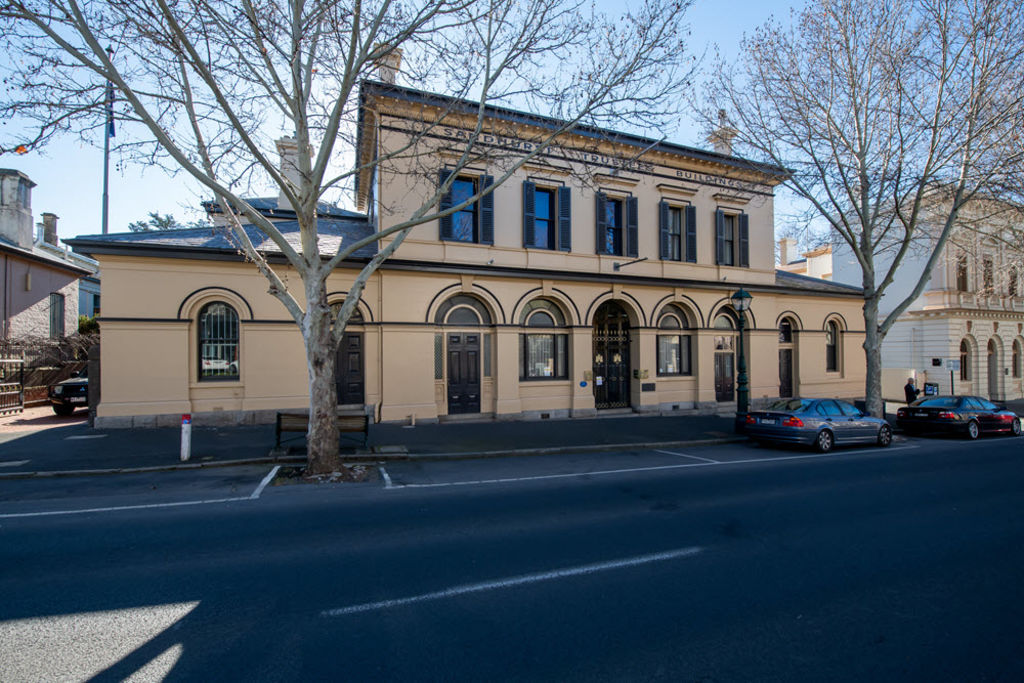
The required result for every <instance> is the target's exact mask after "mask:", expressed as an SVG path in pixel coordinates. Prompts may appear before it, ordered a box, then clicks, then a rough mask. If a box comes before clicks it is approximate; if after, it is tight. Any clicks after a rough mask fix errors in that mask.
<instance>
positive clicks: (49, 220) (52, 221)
mask: <svg viewBox="0 0 1024 683" xmlns="http://www.w3.org/2000/svg"><path fill="white" fill-rule="evenodd" d="M43 241H44V242H46V243H47V244H52V245H53V246H57V214H55V213H44V214H43Z"/></svg>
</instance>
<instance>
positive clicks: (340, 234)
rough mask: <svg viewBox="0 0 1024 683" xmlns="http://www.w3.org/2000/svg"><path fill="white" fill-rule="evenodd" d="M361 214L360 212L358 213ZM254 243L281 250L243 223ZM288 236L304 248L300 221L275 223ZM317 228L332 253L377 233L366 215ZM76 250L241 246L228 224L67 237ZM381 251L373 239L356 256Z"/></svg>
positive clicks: (229, 249)
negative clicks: (224, 225)
mask: <svg viewBox="0 0 1024 683" xmlns="http://www.w3.org/2000/svg"><path fill="white" fill-rule="evenodd" d="M356 215H358V214H356ZM243 227H244V229H245V232H246V234H247V235H248V236H249V239H250V240H252V242H253V245H255V247H256V248H257V249H258V250H259V251H262V252H264V253H269V254H280V253H281V250H280V249H279V248H278V247H277V245H276V244H274V242H273V241H272V240H271V239H270V238H269V237H267V235H266V234H265V233H264V232H263V231H262V230H260V229H259V228H257V227H256V226H255V225H252V224H246V225H244V226H243ZM274 227H275V228H276V229H277V230H279V231H280V232H281V233H282V234H283V235H284V236H285V239H286V240H287V241H288V243H289V244H291V245H292V246H293V247H295V249H296V250H297V251H300V252H301V250H302V245H301V242H300V238H299V223H298V221H280V222H277V223H274ZM317 232H318V235H319V238H320V253H321V254H324V255H325V256H328V257H329V256H332V255H334V254H336V253H337V251H338V249H339V247H341V245H342V244H346V243H347V244H351V243H352V242H356V241H358V240H361V239H362V238H364V237H367V236H369V235H371V234H372V233H373V228H372V227H371V226H370V225H369V223H367V222H366V220H365V219H360V220H355V219H345V220H340V219H329V218H321V219H320V220H319V222H318V226H317ZM66 242H67V243H68V244H70V245H71V246H73V247H74V248H75V250H76V251H79V252H83V253H86V254H91V253H107V254H109V253H116V252H119V251H138V250H145V251H148V252H150V253H149V254H148V255H150V256H159V255H160V254H159V253H157V252H160V251H162V250H174V251H179V252H180V251H193V252H197V251H201V252H208V253H211V254H225V253H229V254H237V253H239V251H240V249H239V246H238V245H237V243H236V241H235V239H234V237H233V236H232V235H231V232H230V230H229V229H228V228H225V227H203V228H185V229H183V230H151V231H146V232H122V233H114V234H108V235H86V236H82V237H76V238H74V239H70V240H66ZM376 253H377V243H376V242H372V243H370V244H368V245H366V246H364V247H362V248H360V249H359V250H357V251H356V252H355V254H353V255H352V257H353V258H356V259H359V258H372V257H373V255H374V254H376Z"/></svg>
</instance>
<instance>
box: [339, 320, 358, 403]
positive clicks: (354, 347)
mask: <svg viewBox="0 0 1024 683" xmlns="http://www.w3.org/2000/svg"><path fill="white" fill-rule="evenodd" d="M334 386H335V387H336V388H337V390H338V405H345V404H349V403H355V404H358V405H362V404H363V403H364V402H365V398H364V393H363V387H364V380H363V334H362V333H361V332H349V333H347V334H344V335H342V337H341V343H340V344H338V354H337V356H336V357H335V359H334Z"/></svg>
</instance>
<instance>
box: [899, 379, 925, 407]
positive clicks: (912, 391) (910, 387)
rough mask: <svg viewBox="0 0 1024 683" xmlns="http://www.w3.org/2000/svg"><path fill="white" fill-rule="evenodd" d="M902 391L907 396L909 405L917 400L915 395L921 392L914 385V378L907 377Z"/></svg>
mask: <svg viewBox="0 0 1024 683" xmlns="http://www.w3.org/2000/svg"><path fill="white" fill-rule="evenodd" d="M903 393H904V394H905V395H906V397H907V405H910V404H911V403H913V402H914V401H916V400H917V395H918V394H920V393H921V390H920V389H918V388H917V387H915V386H914V378H913V377H908V378H907V385H906V386H905V387H903Z"/></svg>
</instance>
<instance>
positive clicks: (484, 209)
mask: <svg viewBox="0 0 1024 683" xmlns="http://www.w3.org/2000/svg"><path fill="white" fill-rule="evenodd" d="M362 101H363V102H364V110H363V112H362V114H363V116H362V127H361V130H360V135H361V139H360V144H359V151H360V154H362V155H364V156H373V157H376V158H384V157H386V156H387V155H388V153H389V152H390V151H392V150H395V149H397V148H400V147H401V146H403V145H404V144H406V143H407V142H408V139H409V136H410V135H413V133H411V132H410V131H414V130H415V131H418V132H417V133H415V135H416V136H417V137H418V144H419V145H420V146H421V147H426V149H425V150H422V151H421V153H420V154H419V155H418V156H417V157H416V158H415V159H413V160H408V159H406V160H405V161H402V160H400V159H398V158H396V160H393V161H389V162H387V163H382V164H381V165H380V166H379V167H378V171H377V172H376V173H372V174H370V173H368V174H365V175H364V176H363V177H361V178H360V182H359V184H358V188H357V197H356V204H357V208H358V209H359V210H360V213H358V214H356V213H352V212H346V211H342V210H338V209H332V208H330V207H324V208H323V212H322V216H321V219H320V228H321V235H320V239H321V246H322V248H323V249H324V251H325V252H328V253H329V252H330V251H331V250H332V249H336V248H337V245H338V243H339V241H340V242H342V243H344V242H345V240H353V239H359V238H361V237H363V236H366V235H368V234H371V233H373V232H375V231H379V230H383V229H386V228H388V227H389V226H391V225H394V224H396V222H398V221H401V220H404V219H405V218H407V217H408V216H409V215H411V214H412V213H413V212H414V211H415V210H416V209H418V208H419V207H420V206H421V205H422V204H423V202H424V201H427V200H429V198H431V197H433V196H435V195H437V193H438V188H439V187H440V186H441V184H442V183H445V182H446V181H451V183H450V187H449V191H448V192H446V193H443V194H442V195H441V196H439V201H438V205H439V207H440V208H441V209H442V210H445V209H451V208H453V207H459V208H460V210H458V211H454V212H452V213H450V214H449V215H448V216H445V217H442V218H441V219H439V220H434V221H431V222H428V223H424V224H422V225H419V226H417V227H415V228H413V229H412V231H411V233H410V234H409V236H408V238H407V239H406V240H405V241H404V243H402V244H401V246H399V248H398V249H397V251H396V252H395V254H394V255H393V256H392V257H391V258H390V259H389V260H388V261H386V262H385V263H384V264H383V266H382V267H381V268H380V269H379V270H378V271H377V273H376V274H375V275H374V276H372V277H371V279H370V281H369V283H368V285H367V287H366V289H365V291H364V292H363V294H362V297H361V300H360V302H359V304H358V315H357V317H356V318H354V319H353V320H352V321H350V324H349V326H348V328H347V329H346V335H345V339H344V340H343V341H342V343H341V345H340V347H339V349H338V372H337V386H338V396H339V401H340V402H342V403H344V404H350V405H351V404H355V405H359V406H363V407H364V409H365V410H367V412H371V413H372V414H373V415H374V417H375V419H377V420H380V421H409V420H416V421H432V420H438V419H457V416H483V417H494V418H497V419H547V418H560V417H579V416H593V415H596V414H599V413H601V412H605V411H612V412H615V411H635V412H644V413H666V414H672V413H676V412H685V411H702V412H708V413H713V412H718V411H731V410H735V396H736V365H737V363H736V354H737V352H738V348H739V340H738V337H737V335H738V322H739V320H738V317H737V313H736V311H734V310H733V309H732V307H731V305H730V296H731V295H732V294H733V293H734V292H735V291H736V290H737V289H738V288H740V287H742V288H744V289H745V290H747V291H748V292H750V293H751V294H752V295H753V300H752V305H751V307H750V310H749V312H748V313H747V317H746V330H747V331H746V333H745V334H744V342H745V344H744V346H745V350H746V353H747V358H748V368H749V373H750V395H751V398H752V400H753V401H754V402H755V404H756V403H757V402H763V401H765V400H768V399H774V398H777V397H779V396H795V395H800V394H802V395H808V396H810V395H813V396H835V397H843V398H854V397H857V396H860V395H862V394H863V385H864V361H863V349H862V343H863V332H862V331H861V330H860V329H859V327H858V321H859V320H860V317H859V309H860V298H859V297H860V292H859V289H857V288H855V287H849V286H844V285H837V284H834V283H829V282H823V281H821V280H815V279H811V278H807V277H802V276H800V275H795V274H790V273H784V272H777V271H776V269H775V264H774V248H773V247H774V230H773V203H772V202H773V188H774V187H775V186H776V185H777V184H778V183H779V182H781V181H782V179H783V177H784V176H783V172H782V170H781V169H777V168H772V167H764V166H758V165H756V164H753V163H751V162H748V161H746V160H743V159H739V158H736V157H734V156H732V155H730V154H726V153H722V152H708V151H705V150H699V149H694V148H689V147H683V146H678V145H670V144H665V143H659V142H656V141H652V140H647V139H642V138H635V137H632V136H628V135H623V134H613V133H610V132H608V131H598V130H589V129H587V130H579V131H576V132H574V133H572V134H567V135H562V136H560V137H559V139H558V144H557V145H554V146H552V147H550V148H549V149H547V150H545V151H544V152H543V153H540V154H536V155H534V156H533V157H532V158H531V159H530V160H529V161H527V162H526V163H523V164H522V165H521V166H518V167H516V168H514V169H513V170H512V171H511V176H510V177H509V178H508V179H507V180H506V181H505V182H503V183H501V184H497V185H495V184H494V183H495V180H494V179H495V178H499V177H501V175H502V174H503V173H505V172H506V170H507V169H509V168H511V167H510V166H508V163H509V159H510V158H513V157H515V155H517V154H519V155H522V154H529V153H531V152H532V151H533V148H532V145H534V144H535V140H536V139H537V137H538V135H539V131H540V129H541V128H542V127H543V125H544V123H545V120H543V119H539V118H538V117H535V116H531V115H527V114H523V113H521V112H515V111H511V110H504V109H497V108H492V109H490V110H489V111H488V121H489V123H490V124H491V126H490V127H489V128H488V129H487V130H485V134H484V135H483V136H482V137H481V139H480V140H479V144H478V146H477V149H478V150H480V153H479V155H478V156H477V158H476V159H474V160H473V161H472V162H471V163H470V164H468V165H466V166H464V167H461V168H460V169H459V170H458V171H457V172H456V171H454V170H453V169H454V168H455V167H456V159H458V155H457V152H458V149H459V145H460V143H462V142H464V140H465V139H466V136H467V135H468V134H469V132H468V131H467V129H466V127H465V125H466V121H467V119H466V118H465V117H463V116H462V110H461V109H460V107H462V106H465V107H466V111H469V109H470V108H471V107H475V105H473V104H472V103H459V102H453V101H451V100H447V99H445V98H439V97H438V96H436V95H431V94H429V93H422V92H419V91H413V90H408V89H405V88H401V87H398V86H394V85H388V84H383V83H367V84H364V88H363V100H362ZM437 112H447V113H444V115H443V117H442V118H443V120H442V123H443V125H434V126H433V127H432V128H431V130H430V133H429V134H428V135H423V134H422V124H423V122H424V121H425V120H428V119H430V118H431V117H433V116H435V115H436V114H437ZM490 131H493V132H490ZM498 131H500V134H499V133H498ZM281 150H282V152H283V153H284V154H285V155H286V154H287V145H284V146H282V147H281ZM491 152H494V153H493V154H492V153H491ZM519 161H521V159H520V160H519ZM285 166H287V164H285ZM453 173H454V176H453ZM487 188H492V190H493V191H491V192H489V193H487V194H485V195H484V197H483V198H481V199H479V200H478V201H476V202H474V203H471V204H467V205H465V206H461V207H460V205H461V204H464V203H465V202H464V201H463V199H464V198H467V197H471V196H472V195H473V194H475V193H476V192H478V191H480V190H481V189H487ZM254 206H256V207H257V208H259V210H261V211H263V212H264V214H265V215H267V216H268V217H271V216H272V217H273V218H274V219H275V220H278V221H280V222H278V223H277V227H278V228H279V229H281V230H282V231H283V232H284V233H285V234H289V233H290V232H294V231H295V230H296V229H297V228H296V226H295V224H294V220H291V221H289V219H290V218H293V217H294V214H290V213H289V207H288V206H287V205H286V204H285V203H281V202H274V201H273V200H259V201H258V202H256V203H255V204H254ZM253 236H254V238H256V239H257V240H258V242H260V243H262V244H264V245H265V246H266V248H267V249H268V250H269V251H271V252H272V251H273V247H272V246H271V244H270V243H269V242H268V241H267V240H266V239H265V238H261V237H260V236H259V235H258V234H256V233H255V232H253ZM383 244H387V240H384V242H383ZM75 247H76V249H79V250H82V251H85V252H86V253H89V254H92V255H94V256H95V257H96V258H98V259H99V261H100V263H101V266H102V269H103V274H104V290H105V293H104V307H103V315H102V317H101V334H102V364H103V402H102V404H101V405H100V406H99V409H98V413H97V415H98V419H99V422H98V424H100V425H107V426H119V425H120V426H127V425H145V424H165V423H166V424H173V423H176V421H177V420H178V419H180V414H181V413H185V412H190V413H193V414H194V415H197V416H198V417H197V419H199V420H200V421H202V420H204V419H209V420H211V421H243V422H245V421H265V420H270V419H272V417H273V412H274V411H275V410H278V409H282V408H298V407H302V406H304V405H306V404H307V403H308V398H307V396H308V394H307V380H306V360H305V354H304V351H303V345H302V342H301V338H300V336H299V331H298V329H297V328H296V326H295V324H294V323H293V322H292V321H291V320H290V319H289V318H288V317H287V316H286V314H285V312H284V310H283V308H282V307H281V305H280V303H279V302H277V300H276V299H274V298H272V297H271V296H270V295H268V294H267V293H266V288H267V285H266V281H265V280H264V279H263V278H262V276H261V275H259V274H258V273H257V271H256V270H255V268H254V267H253V266H252V265H251V264H246V263H244V262H243V261H242V259H241V258H240V257H239V256H238V253H237V249H235V248H234V246H233V245H232V244H231V243H230V239H229V238H228V237H227V236H226V235H225V234H224V233H223V231H220V230H218V229H216V228H214V229H212V230H211V229H194V230H176V231H173V232H162V233H157V232H152V233H132V234H123V235H107V236H93V237H88V238H79V239H77V240H75ZM377 248H378V245H372V246H370V247H367V248H365V249H364V250H361V252H357V254H356V255H355V256H354V257H353V259H352V260H351V261H350V262H347V263H343V264H342V265H341V266H340V267H339V268H338V269H337V270H336V272H335V274H334V275H333V276H332V280H331V282H330V291H332V292H333V293H334V294H333V295H332V296H331V299H332V301H333V302H334V303H339V304H340V302H341V301H343V299H344V296H345V293H346V291H347V290H348V288H349V286H350V284H351V282H352V278H353V277H354V275H355V273H356V272H357V269H358V268H360V267H361V266H362V265H363V263H365V261H366V259H368V258H370V257H372V255H373V253H375V251H376V249H377ZM281 268H282V272H283V274H284V276H285V278H286V281H288V282H296V283H297V282H298V281H299V280H298V277H297V276H296V275H295V274H294V273H289V270H288V268H287V267H286V266H281ZM296 289H297V291H296V296H297V297H299V298H300V300H301V287H297V288H296ZM140 373H141V375H140ZM140 376H142V377H144V381H140Z"/></svg>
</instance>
